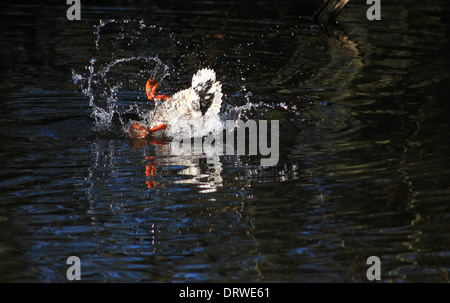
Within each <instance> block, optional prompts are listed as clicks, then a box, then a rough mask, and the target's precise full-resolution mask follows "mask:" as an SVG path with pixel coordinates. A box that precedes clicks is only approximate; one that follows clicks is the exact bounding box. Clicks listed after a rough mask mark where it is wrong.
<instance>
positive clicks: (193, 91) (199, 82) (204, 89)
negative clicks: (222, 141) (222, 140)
mask: <svg viewBox="0 0 450 303" xmlns="http://www.w3.org/2000/svg"><path fill="white" fill-rule="evenodd" d="M158 86H159V83H158V82H157V81H155V79H149V80H148V81H147V83H146V85H145V91H146V93H147V98H148V99H149V100H151V101H153V100H155V101H156V103H155V109H154V110H153V111H152V112H150V113H149V116H148V119H147V120H148V121H149V122H148V123H145V124H146V125H143V124H142V123H140V122H137V121H134V122H132V124H131V126H130V127H129V128H128V133H129V135H130V136H131V137H132V138H134V139H142V138H145V137H147V136H150V135H152V134H154V133H155V132H157V131H162V130H165V129H167V128H170V127H171V125H172V124H173V123H177V121H180V119H182V120H183V121H187V124H188V126H191V127H193V126H194V125H196V124H198V123H201V122H203V123H204V122H206V121H208V120H209V119H212V118H215V117H218V115H219V112H220V107H221V104H222V85H221V84H220V82H219V81H216V74H215V72H214V71H213V70H212V69H209V68H204V69H201V70H199V71H198V72H197V73H196V74H195V75H194V76H193V77H192V82H191V87H189V88H187V89H184V90H181V91H179V92H177V93H175V94H174V95H173V96H172V97H169V96H166V95H157V94H156V89H157V88H158ZM185 123H186V122H185Z"/></svg>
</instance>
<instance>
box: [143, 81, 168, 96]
mask: <svg viewBox="0 0 450 303" xmlns="http://www.w3.org/2000/svg"><path fill="white" fill-rule="evenodd" d="M158 86H159V83H158V82H156V80H155V79H149V80H148V81H147V83H146V84H145V92H146V93H147V98H148V99H149V100H150V101H153V100H154V99H160V100H163V101H166V100H167V99H169V96H166V95H155V94H156V89H157V88H158Z"/></svg>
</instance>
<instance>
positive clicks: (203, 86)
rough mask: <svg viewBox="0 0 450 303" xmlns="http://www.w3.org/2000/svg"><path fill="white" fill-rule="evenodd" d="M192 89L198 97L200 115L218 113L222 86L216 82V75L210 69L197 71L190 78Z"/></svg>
mask: <svg viewBox="0 0 450 303" xmlns="http://www.w3.org/2000/svg"><path fill="white" fill-rule="evenodd" d="M192 89H193V90H194V91H195V92H196V94H197V95H198V97H199V105H200V111H201V113H202V115H205V113H206V112H208V111H210V110H213V111H214V112H215V111H217V113H216V114H218V113H219V111H220V106H221V103H222V85H221V84H220V82H218V81H216V74H215V73H214V71H213V70H212V69H209V68H204V69H202V70H199V71H198V72H197V73H196V74H195V75H194V76H193V77H192ZM217 109H218V110H217Z"/></svg>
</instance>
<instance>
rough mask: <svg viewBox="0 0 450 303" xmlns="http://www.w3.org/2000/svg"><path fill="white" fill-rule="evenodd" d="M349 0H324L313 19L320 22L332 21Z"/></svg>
mask: <svg viewBox="0 0 450 303" xmlns="http://www.w3.org/2000/svg"><path fill="white" fill-rule="evenodd" d="M348 1H349V0H324V2H323V4H322V6H321V7H320V8H319V10H318V11H317V12H316V13H315V14H314V16H313V19H314V20H315V21H317V22H320V23H328V22H332V21H334V20H335V19H336V17H337V16H338V15H339V14H340V13H341V11H342V9H343V8H344V6H345V5H346V4H347V2H348Z"/></svg>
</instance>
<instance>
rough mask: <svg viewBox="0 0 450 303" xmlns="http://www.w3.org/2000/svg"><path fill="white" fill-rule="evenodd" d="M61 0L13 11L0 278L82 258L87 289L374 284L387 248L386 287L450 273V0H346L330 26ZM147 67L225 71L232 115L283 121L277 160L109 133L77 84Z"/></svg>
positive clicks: (180, 7)
mask: <svg viewBox="0 0 450 303" xmlns="http://www.w3.org/2000/svg"><path fill="white" fill-rule="evenodd" d="M59 2H61V4H55V5H42V4H39V3H40V2H38V1H36V2H34V4H30V3H33V1H28V3H26V4H20V1H18V2H17V1H16V2H13V3H11V2H9V4H3V3H2V4H1V10H0V24H1V33H2V37H1V39H0V65H1V71H2V72H1V73H0V79H1V81H0V105H1V109H0V121H1V127H0V138H1V148H0V165H1V170H0V281H13V282H28V281H40V282H65V281H67V279H66V270H67V268H68V265H67V264H66V260H67V258H68V257H69V256H78V257H79V258H80V259H81V262H82V273H81V274H82V280H83V281H101V282H102V281H107V282H111V281H120V282H125V281H126V282H135V281H176V282H183V281H190V282H191V281H213V282H228V281H238V282H259V281H264V282H265V281H268V282H275V281H276V282H352V281H356V282H360V281H361V282H365V281H367V278H366V270H367V268H368V265H366V260H367V258H368V257H369V256H373V255H374V256H378V257H380V259H381V278H382V281H385V282H388V281H393V282H449V279H450V278H449V270H450V237H449V232H450V161H449V160H450V156H449V148H450V141H449V140H448V136H449V135H448V133H449V131H450V126H449V121H450V120H449V110H450V105H449V93H448V90H449V89H448V85H449V83H450V81H449V71H450V64H449V58H450V53H449V52H450V51H449V49H450V44H449V39H450V38H449V37H450V33H449V30H450V27H449V23H450V22H449V16H450V8H449V6H448V5H447V3H446V2H445V1H427V2H426V3H424V1H419V0H412V1H403V0H402V1H382V20H381V21H368V20H367V18H366V10H367V8H368V6H367V5H366V4H365V1H350V3H349V5H348V7H346V9H345V10H344V12H343V13H342V14H341V16H340V17H339V24H338V25H334V26H329V27H327V28H326V29H324V28H321V27H320V26H318V25H317V24H315V23H313V22H312V21H311V20H310V18H309V17H310V16H311V15H312V14H313V13H314V10H315V9H317V3H316V2H315V1H303V2H300V1H276V3H272V2H271V1H245V2H244V3H236V2H229V1H226V2H208V1H189V2H184V1H170V4H168V3H167V4H166V3H164V2H162V1H158V2H155V3H154V4H149V3H144V2H143V1H142V2H141V1H136V2H133V1H131V2H130V1H122V2H117V3H116V4H114V5H113V6H105V5H106V4H104V3H103V2H100V3H97V4H92V3H91V4H86V3H85V2H83V1H82V7H81V8H82V11H81V18H82V20H81V21H72V22H71V21H68V20H67V19H66V10H67V8H68V6H67V5H65V1H59ZM59 2H58V3H59ZM139 56H145V57H155V56H158V58H159V59H160V60H161V62H163V63H164V64H165V65H167V66H168V67H169V75H168V76H167V77H166V78H165V79H164V82H163V84H162V86H161V91H162V92H164V93H168V94H171V93H174V92H175V91H178V90H180V89H183V88H185V87H186V86H187V85H189V81H190V77H191V76H192V74H193V73H194V72H195V71H196V70H198V69H200V68H203V67H208V66H209V67H211V68H213V69H214V70H215V71H216V73H217V77H218V79H219V80H220V81H221V82H222V83H223V91H224V100H225V101H224V102H225V104H226V106H229V107H236V106H243V105H248V108H249V109H248V110H247V111H246V112H245V116H246V117H248V118H252V119H265V120H274V119H276V120H279V121H280V159H279V162H278V165H276V166H274V167H261V166H260V158H259V157H258V156H207V155H202V156H179V157H175V156H172V155H170V154H169V153H168V152H167V148H166V146H165V145H158V144H152V142H150V140H149V141H145V140H144V141H140V142H133V141H130V140H129V139H127V138H126V137H125V136H124V135H121V134H120V132H117V131H109V132H108V131H105V132H102V131H94V122H93V119H92V118H91V114H92V112H93V108H92V107H91V106H90V100H89V98H88V97H86V96H85V95H84V94H83V92H82V87H81V86H80V83H74V79H73V76H74V74H73V73H77V74H80V75H88V74H89V71H88V67H89V66H93V67H94V68H96V70H99V69H100V68H101V67H105V66H106V65H107V64H108V63H110V62H113V61H114V60H117V59H120V58H131V57H139ZM92 59H95V60H94V61H92V63H90V61H91V60H92ZM136 68H137V69H139V67H136V66H131V65H130V66H127V67H126V68H125V67H124V68H123V69H121V70H120V74H121V76H122V77H123V78H129V79H128V80H130V81H129V85H128V84H127V85H128V86H127V87H124V88H123V89H122V90H121V91H120V92H119V94H118V96H119V97H118V99H117V102H118V103H117V104H118V105H119V106H120V108H121V109H123V108H127V106H129V105H130V104H134V103H139V102H141V101H142V102H143V101H144V97H145V96H144V92H143V87H142V86H143V82H142V81H141V79H137V78H136V77H135V76H134V75H136V73H135V71H134V69H136ZM141 68H142V67H141ZM127 69H128V71H127ZM135 80H136V81H135ZM121 81H123V79H122V80H121ZM98 94H101V92H98ZM96 97H98V96H96ZM250 105H251V106H250Z"/></svg>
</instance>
